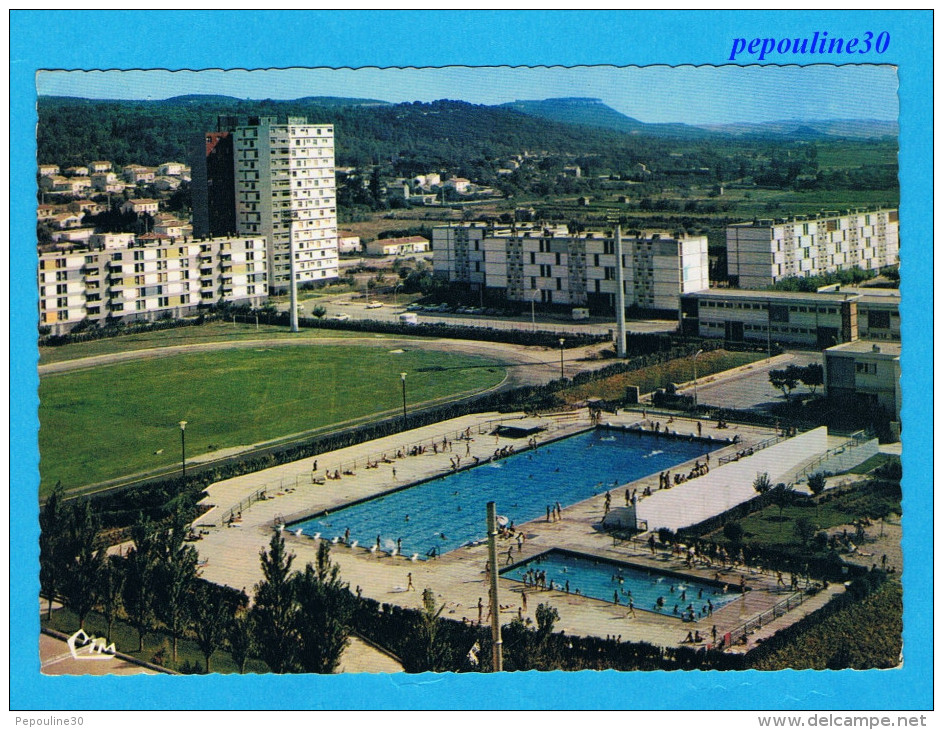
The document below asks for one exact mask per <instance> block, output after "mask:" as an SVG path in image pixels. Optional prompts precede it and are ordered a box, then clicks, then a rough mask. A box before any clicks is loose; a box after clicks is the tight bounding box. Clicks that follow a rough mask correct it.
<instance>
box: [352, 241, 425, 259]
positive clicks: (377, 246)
mask: <svg viewBox="0 0 943 730" xmlns="http://www.w3.org/2000/svg"><path fill="white" fill-rule="evenodd" d="M365 248H366V252H367V253H368V254H370V255H371V256H409V255H411V254H417V253H425V252H427V251H428V250H429V239H428V238H425V237H423V236H407V237H405V238H381V239H379V240H378V241H370V242H369V243H367V245H366V247H365Z"/></svg>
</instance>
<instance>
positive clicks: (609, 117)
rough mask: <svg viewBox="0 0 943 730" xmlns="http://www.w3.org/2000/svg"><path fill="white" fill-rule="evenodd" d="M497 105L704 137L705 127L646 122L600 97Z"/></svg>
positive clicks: (587, 122)
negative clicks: (609, 104) (614, 106)
mask: <svg viewBox="0 0 943 730" xmlns="http://www.w3.org/2000/svg"><path fill="white" fill-rule="evenodd" d="M499 106H500V107H501V108H506V109H514V110H515V111H519V112H521V113H522V114H528V115H530V116H534V117H543V118H544V119H551V120H553V121H555V122H563V123H564V124H581V125H584V126H587V127H600V128H602V129H611V130H613V131H616V132H625V133H627V134H644V135H650V136H654V137H705V136H707V135H706V134H705V132H706V130H704V129H700V128H698V127H692V126H689V125H687V124H649V123H647V122H640V121H639V120H638V119H635V118H634V117H630V116H627V115H625V114H623V113H621V112H618V111H616V110H615V109H613V108H612V107H611V106H608V105H606V104H604V103H603V101H602V99H593V98H589V97H579V96H574V97H563V98H559V99H542V100H539V101H537V100H531V101H511V102H508V103H506V104H500V105H499Z"/></svg>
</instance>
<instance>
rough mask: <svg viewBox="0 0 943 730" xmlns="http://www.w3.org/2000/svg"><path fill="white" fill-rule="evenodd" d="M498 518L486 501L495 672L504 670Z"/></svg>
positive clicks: (492, 659)
mask: <svg viewBox="0 0 943 730" xmlns="http://www.w3.org/2000/svg"><path fill="white" fill-rule="evenodd" d="M497 537H498V518H497V511H496V509H495V505H494V502H488V562H489V564H490V566H491V568H490V570H489V571H488V577H489V579H490V584H491V585H490V589H489V591H488V592H489V593H490V596H489V600H490V606H491V666H492V670H493V671H495V672H502V671H504V657H503V652H502V649H503V642H502V641H501V615H500V610H501V604H500V603H499V601H498V545H497Z"/></svg>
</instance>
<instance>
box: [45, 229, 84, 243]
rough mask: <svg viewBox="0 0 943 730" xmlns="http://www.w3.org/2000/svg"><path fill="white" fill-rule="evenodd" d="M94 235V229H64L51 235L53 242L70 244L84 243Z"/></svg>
mask: <svg viewBox="0 0 943 730" xmlns="http://www.w3.org/2000/svg"><path fill="white" fill-rule="evenodd" d="M94 233H95V229H94V228H64V229H63V230H61V231H56V232H55V233H53V234H52V240H53V241H69V242H71V243H85V242H86V241H88V239H89V238H91V236H92V234H94Z"/></svg>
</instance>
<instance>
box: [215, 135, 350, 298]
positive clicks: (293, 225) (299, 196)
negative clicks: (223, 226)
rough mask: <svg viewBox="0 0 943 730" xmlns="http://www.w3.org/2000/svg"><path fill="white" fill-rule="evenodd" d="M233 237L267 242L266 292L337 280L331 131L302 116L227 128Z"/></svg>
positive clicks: (335, 215)
mask: <svg viewBox="0 0 943 730" xmlns="http://www.w3.org/2000/svg"><path fill="white" fill-rule="evenodd" d="M231 131H232V135H233V156H234V172H235V198H236V201H235V202H236V228H237V232H238V233H239V235H245V236H263V237H264V238H265V239H266V241H267V242H268V257H269V258H268V271H269V288H270V289H271V290H272V291H273V292H277V291H284V290H285V289H287V287H288V284H289V272H290V266H291V262H290V260H289V245H292V246H293V248H294V256H295V261H294V265H295V280H296V281H297V282H298V283H299V284H305V283H317V282H326V281H330V280H331V279H335V278H337V274H338V252H337V202H336V184H335V178H334V128H333V126H332V125H329V124H309V123H308V120H307V119H306V118H304V117H288V119H287V122H286V123H279V122H278V120H277V118H276V117H250V118H249V119H248V122H247V123H241V122H240V123H238V124H235V125H233V126H232V127H231Z"/></svg>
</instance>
